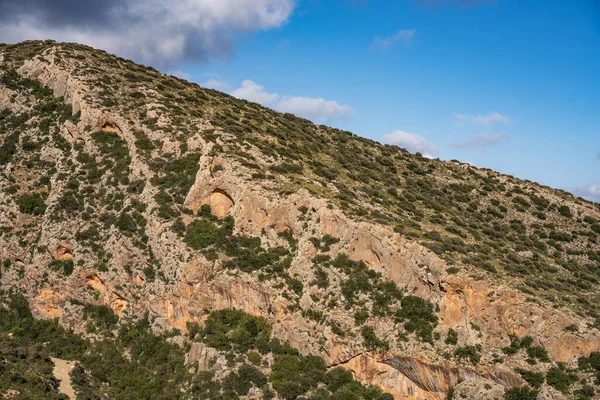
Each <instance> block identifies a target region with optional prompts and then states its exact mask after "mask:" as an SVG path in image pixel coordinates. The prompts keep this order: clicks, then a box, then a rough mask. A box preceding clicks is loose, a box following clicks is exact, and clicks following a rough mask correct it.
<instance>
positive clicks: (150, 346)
mask: <svg viewBox="0 0 600 400" xmlns="http://www.w3.org/2000/svg"><path fill="white" fill-rule="evenodd" d="M0 141H1V142H0V143H1V145H0V261H1V262H2V265H1V266H0V283H1V289H2V302H3V306H2V308H0V316H2V318H1V320H0V359H2V361H3V362H2V363H0V372H4V371H12V375H10V376H9V375H7V374H4V373H2V374H0V375H2V376H3V377H4V376H6V377H7V378H6V379H5V378H1V379H0V394H2V395H3V396H4V397H5V398H11V397H18V396H25V397H27V396H29V397H27V398H67V397H65V396H67V395H64V394H61V393H60V392H59V389H58V388H59V386H58V383H57V380H56V377H55V376H53V373H52V359H51V358H50V357H56V358H60V359H65V360H73V361H76V364H75V368H74V369H73V371H72V372H71V378H72V386H73V388H74V390H75V393H77V398H81V399H89V398H111V399H113V398H123V399H127V398H153V399H154V398H156V399H175V398H206V399H221V398H222V399H232V398H243V399H250V398H278V399H295V398H310V399H329V398H331V399H354V398H356V399H380V400H383V399H389V398H391V397H393V398H394V399H446V398H454V399H457V398H468V399H503V398H506V399H536V398H539V399H563V398H577V399H592V398H598V397H597V396H598V393H600V352H599V351H600V330H599V329H600V314H599V312H600V286H599V279H600V242H599V241H600V206H599V205H598V204H593V203H590V202H587V201H585V200H583V199H578V198H575V197H573V196H572V195H571V194H569V193H566V192H563V191H560V190H555V189H551V188H548V187H543V186H540V185H538V184H535V183H533V182H529V181H522V180H519V179H516V178H514V177H511V176H507V175H502V174H499V173H496V172H494V171H491V170H487V169H478V168H475V167H473V166H470V165H468V164H464V163H460V162H457V161H451V162H443V161H439V160H432V159H427V158H424V157H422V156H421V155H420V154H415V155H413V154H410V153H408V152H407V151H406V150H404V149H401V148H399V147H396V146H387V145H386V146H384V145H381V144H379V143H377V142H374V141H371V140H367V139H364V138H361V137H358V136H355V135H353V134H351V133H350V132H345V131H341V130H337V129H333V128H329V127H326V126H317V125H315V124H313V123H312V122H310V121H307V120H304V119H300V118H297V117H295V116H293V115H290V114H281V113H277V112H275V111H272V110H270V109H267V108H264V107H261V106H259V105H257V104H254V103H249V102H246V101H243V100H238V99H235V98H232V97H231V96H228V95H226V94H224V93H220V92H217V91H214V90H209V89H203V88H201V87H199V86H197V85H195V84H192V83H189V82H186V81H183V80H180V79H178V78H175V77H172V76H167V75H163V74H161V73H160V72H158V71H156V70H154V69H152V68H148V67H144V66H140V65H136V64H134V63H133V62H131V61H128V60H124V59H122V58H119V57H115V56H112V55H109V54H107V53H105V52H102V51H98V50H94V49H91V48H89V47H85V46H81V45H76V44H62V43H55V42H51V41H45V42H25V43H21V44H18V45H0ZM36 396H37V397H36ZM52 396H53V397H52ZM595 396H596V397H595Z"/></svg>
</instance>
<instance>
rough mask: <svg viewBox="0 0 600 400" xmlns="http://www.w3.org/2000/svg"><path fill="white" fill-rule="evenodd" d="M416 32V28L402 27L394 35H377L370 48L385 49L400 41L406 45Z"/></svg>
mask: <svg viewBox="0 0 600 400" xmlns="http://www.w3.org/2000/svg"><path fill="white" fill-rule="evenodd" d="M416 33H417V31H416V30H414V29H400V30H399V31H397V32H396V33H394V34H393V35H392V36H388V37H385V38H380V37H376V38H374V39H373V44H371V47H370V48H369V50H373V49H385V48H388V47H390V46H392V45H393V44H394V43H396V42H400V43H401V44H402V45H403V46H404V47H406V46H408V45H410V43H411V42H412V40H413V38H414V37H415V34H416Z"/></svg>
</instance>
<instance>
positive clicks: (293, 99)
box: [277, 96, 352, 120]
mask: <svg viewBox="0 0 600 400" xmlns="http://www.w3.org/2000/svg"><path fill="white" fill-rule="evenodd" d="M277 110H279V111H281V112H288V113H292V114H296V115H300V116H303V117H305V118H308V119H311V120H329V119H331V118H336V117H349V116H351V115H352V107H350V106H348V105H341V104H338V103H337V102H335V101H333V100H325V99H323V98H321V97H319V98H312V97H299V96H284V97H283V98H282V99H281V101H280V102H279V104H278V105H277Z"/></svg>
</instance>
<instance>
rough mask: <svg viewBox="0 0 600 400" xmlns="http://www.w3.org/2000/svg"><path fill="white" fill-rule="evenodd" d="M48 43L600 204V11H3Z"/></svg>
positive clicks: (183, 2) (142, 0) (316, 4)
mask: <svg viewBox="0 0 600 400" xmlns="http://www.w3.org/2000/svg"><path fill="white" fill-rule="evenodd" d="M46 38H51V39H55V40H60V41H74V42H80V43H85V44H89V45H92V46H95V47H98V48H102V49H105V50H107V51H110V52H112V53H115V54H118V55H120V56H124V57H128V58H131V59H133V60H135V61H138V62H141V63H144V64H147V65H152V66H154V67H156V68H158V69H159V70H161V71H163V72H165V73H170V74H174V75H178V76H180V77H183V78H185V79H188V80H191V81H194V82H197V83H199V84H200V85H203V86H206V87H211V88H215V89H218V90H222V91H224V92H227V93H230V94H232V95H234V96H236V97H240V98H245V99H248V100H251V101H256V102H259V103H261V104H263V105H265V106H268V107H271V108H273V109H275V110H278V111H282V112H291V113H294V114H296V115H299V116H302V117H305V118H308V119H310V120H312V121H315V122H316V123H325V124H327V125H331V126H335V127H338V128H341V129H346V130H349V131H352V132H354V133H356V134H358V135H361V136H364V137H368V138H371V139H374V140H378V141H381V142H384V143H390V144H397V145H399V146H402V147H405V148H407V149H408V150H410V151H412V152H421V153H422V154H424V155H425V156H427V157H433V158H440V159H444V160H451V159H458V160H460V161H464V162H469V163H472V164H474V165H476V166H478V167H486V168H492V169H494V170H497V171H500V172H503V173H507V174H511V175H513V176H516V177H519V178H522V179H529V180H532V181H536V182H539V183H541V184H544V185H549V186H552V187H557V188H562V189H566V190H569V191H572V192H573V193H575V194H576V195H578V196H583V197H585V198H588V199H590V200H593V201H597V202H600V0H553V1H551V2H549V1H547V0H546V1H542V0H526V1H523V0H520V1H518V0H404V1H403V0H395V1H392V0H378V1H374V0H170V1H167V2H165V1H163V0H127V1H126V0H103V1H99V0H88V1H86V2H81V1H79V0H18V1H15V0H0V42H7V43H14V42H18V41H21V40H25V39H46Z"/></svg>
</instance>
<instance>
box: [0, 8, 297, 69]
mask: <svg viewBox="0 0 600 400" xmlns="http://www.w3.org/2000/svg"><path fill="white" fill-rule="evenodd" d="M90 3H91V4H89V7H88V4H87V2H85V4H84V5H83V6H82V4H81V3H78V2H76V1H74V0H55V1H53V2H48V1H47V0H22V4H21V3H17V2H15V3H11V4H8V6H7V5H3V4H2V3H1V2H0V11H3V12H2V13H0V14H2V15H0V41H1V42H18V41H22V40H26V39H48V38H51V39H55V40H59V41H69V42H79V43H84V44H88V45H91V46H94V47H98V48H102V49H104V50H107V51H109V52H113V53H117V54H119V55H121V56H124V57H129V58H133V59H134V60H136V61H139V62H143V63H152V64H159V65H169V64H171V63H174V62H176V61H178V60H180V59H182V58H184V57H193V58H202V59H206V58H209V57H219V56H223V55H225V54H227V53H228V52H229V51H230V50H231V47H232V44H231V43H232V37H233V36H234V35H235V34H237V33H251V32H254V31H256V30H268V29H271V28H276V27H279V26H281V25H283V24H284V23H285V22H287V20H288V19H289V17H290V15H291V13H292V11H293V10H294V8H295V0H169V1H164V0H127V1H122V0H106V1H105V2H102V3H101V4H100V6H99V5H98V4H96V3H92V2H90ZM2 6H4V7H2ZM58 10H60V13H59V12H58Z"/></svg>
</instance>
